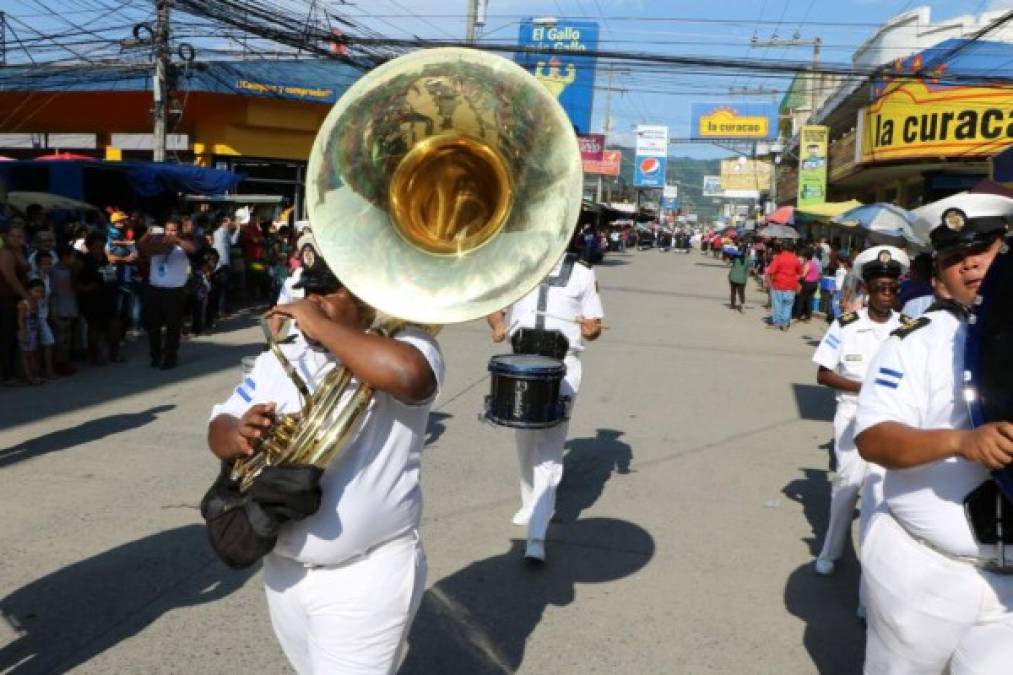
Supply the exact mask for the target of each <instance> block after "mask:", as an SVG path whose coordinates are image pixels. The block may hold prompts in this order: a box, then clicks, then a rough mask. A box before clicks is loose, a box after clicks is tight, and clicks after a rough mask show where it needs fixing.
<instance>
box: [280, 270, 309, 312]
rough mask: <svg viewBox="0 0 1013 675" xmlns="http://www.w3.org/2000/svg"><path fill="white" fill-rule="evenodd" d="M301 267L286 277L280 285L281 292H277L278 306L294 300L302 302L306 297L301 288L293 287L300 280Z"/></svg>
mask: <svg viewBox="0 0 1013 675" xmlns="http://www.w3.org/2000/svg"><path fill="white" fill-rule="evenodd" d="M302 269H303V268H302V267H297V268H295V270H293V272H292V274H290V275H288V278H286V279H285V281H283V282H282V284H281V290H280V291H278V304H279V305H285V304H288V303H290V302H295V301H296V300H302V299H303V298H304V297H306V291H304V290H303V289H301V288H295V285H296V284H297V283H299V280H300V279H302Z"/></svg>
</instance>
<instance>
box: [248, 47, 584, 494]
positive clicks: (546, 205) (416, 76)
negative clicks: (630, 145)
mask: <svg viewBox="0 0 1013 675" xmlns="http://www.w3.org/2000/svg"><path fill="white" fill-rule="evenodd" d="M582 190H583V176H582V173H581V159H580V151H579V148H578V144H577V138H576V135H575V133H574V131H573V126H572V124H571V123H570V120H569V119H568V117H567V115H566V113H565V112H564V111H563V109H562V107H561V106H560V105H559V103H558V102H557V101H556V99H555V98H554V97H553V96H552V95H551V94H550V93H549V92H548V91H547V90H546V89H545V88H544V87H543V86H542V85H541V83H539V82H538V81H537V80H535V78H534V77H532V76H531V75H530V74H529V73H527V72H526V71H525V70H523V69H522V68H521V67H519V66H517V65H516V64H514V63H512V62H511V61H508V60H506V59H503V58H501V57H499V56H495V55H492V54H487V53H484V52H480V51H474V50H469V49H457V48H447V49H431V50H426V51H420V52H415V53H412V54H408V55H406V56H402V57H400V58H397V59H394V60H393V61H390V62H388V63H386V64H384V65H382V66H380V67H378V68H376V69H375V70H373V71H371V72H369V73H367V74H366V75H365V76H363V77H362V78H361V79H360V80H359V81H358V82H356V83H355V84H354V85H352V86H351V87H350V88H349V89H348V91H347V92H346V93H345V94H344V96H342V97H341V99H339V100H338V102H337V103H336V104H335V105H334V108H333V109H332V110H331V111H330V113H329V114H328V115H327V118H326V119H325V120H324V123H323V125H322V126H321V128H320V130H319V132H318V133H317V137H316V140H315V142H314V144H313V149H312V152H311V154H310V158H309V167H308V171H307V182H306V199H307V206H308V208H309V215H310V223H311V226H312V228H313V234H314V237H315V238H316V241H317V244H318V248H319V252H320V254H321V255H322V256H323V258H324V259H325V260H326V261H327V263H328V265H329V266H330V267H331V269H332V270H333V271H334V273H335V274H336V275H337V276H338V278H339V279H340V280H341V282H342V283H343V284H344V285H345V286H346V287H347V288H348V289H349V290H350V291H351V292H352V293H354V294H355V295H356V296H357V297H358V298H360V299H361V300H362V301H364V302H365V303H367V304H368V305H370V306H371V307H373V308H375V309H376V310H377V317H378V318H377V320H376V321H375V322H374V325H373V328H372V330H376V331H379V332H383V333H385V334H393V333H396V332H397V330H399V329H400V328H402V327H403V326H404V325H405V324H406V323H411V324H418V325H424V326H439V325H443V324H450V323H458V322H462V321H469V320H472V319H476V318H479V317H482V316H485V315H487V314H490V313H492V312H494V311H497V310H499V309H502V308H504V307H506V306H508V305H510V304H512V303H513V302H515V301H516V300H518V299H519V298H521V297H522V296H524V295H525V294H526V293H527V292H528V291H530V290H531V289H532V288H534V287H535V286H536V285H537V284H538V283H539V281H541V279H542V278H544V277H545V276H546V275H547V274H548V273H549V272H550V271H551V269H552V267H553V266H554V265H555V263H556V262H557V261H558V260H559V258H560V257H561V256H562V255H563V253H564V252H565V250H566V246H567V244H568V243H569V240H570V235H571V233H572V232H573V228H574V226H575V224H576V222H577V218H578V216H579V212H580V203H581V195H582ZM275 353H276V355H279V356H280V357H281V358H284V357H283V356H281V352H280V351H279V350H275ZM296 378H298V376H297V375H296V376H295V377H294V379H296ZM296 384H297V386H299V388H300V391H302V392H305V394H304V407H303V410H302V412H301V413H300V414H299V415H294V416H283V417H281V418H280V419H279V420H278V421H277V423H276V424H275V426H274V428H273V429H272V433H271V434H269V435H268V437H267V438H266V439H265V440H264V442H263V443H262V444H261V447H260V448H259V451H258V453H257V454H256V455H255V456H254V457H253V458H251V459H248V460H242V461H240V462H238V463H237V464H236V465H235V466H234V469H233V476H234V477H235V478H237V479H239V480H240V481H241V483H242V484H243V485H244V487H247V488H248V487H249V485H250V484H252V482H253V480H254V479H255V478H256V476H257V474H259V472H260V470H261V469H262V468H263V467H264V466H267V465H271V464H278V463H284V462H292V463H312V464H316V465H317V466H321V467H324V466H326V465H327V464H329V463H330V461H331V459H332V457H333V456H334V453H335V452H336V451H337V450H338V449H339V448H340V447H341V446H342V445H343V444H344V442H345V441H346V440H347V439H348V438H349V437H350V436H351V435H353V434H354V432H355V429H356V428H357V426H358V424H359V423H360V421H361V418H362V415H363V414H364V412H365V411H366V409H367V408H368V403H369V400H370V397H371V395H372V391H371V390H370V389H369V388H368V387H366V386H365V385H362V384H357V383H356V382H355V381H354V380H353V379H352V377H351V374H350V373H348V372H347V371H345V370H344V369H343V368H338V369H335V370H334V371H333V372H332V373H331V374H330V375H329V376H328V377H327V379H326V380H325V381H324V383H323V384H322V385H321V386H319V387H318V388H317V389H316V391H314V392H313V394H312V395H310V394H309V393H308V390H307V388H306V387H305V385H304V384H303V383H302V382H301V381H297V382H296ZM339 404H340V405H339Z"/></svg>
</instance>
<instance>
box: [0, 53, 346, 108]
mask: <svg viewBox="0 0 1013 675" xmlns="http://www.w3.org/2000/svg"><path fill="white" fill-rule="evenodd" d="M177 69H178V77H177V89H178V90H179V91H182V92H210V93H218V94H233V95H239V96H252V97H266V98H280V99H287V100H300V101H312V102H316V103H326V104H330V103H334V101H336V100H337V98H338V97H339V96H341V94H342V93H343V92H344V91H345V90H346V89H347V88H348V87H349V86H350V85H351V84H352V83H353V82H355V81H356V80H357V79H358V78H359V76H360V75H361V74H362V71H360V70H358V69H357V68H354V67H352V66H349V65H346V64H344V63H341V62H339V61H333V60H325V59H288V60H274V59H271V60H268V59H264V60H256V61H254V60H244V61H210V62H198V63H193V64H189V65H187V66H185V67H183V66H178V67H177ZM151 84H152V78H151V67H150V66H149V65H147V64H137V65H122V64H115V65H112V64H109V65H107V64H86V65H84V64H80V65H61V66H8V67H6V68H0V92H16V91H26V92H27V91H32V92H132V91H142V92H143V91H151Z"/></svg>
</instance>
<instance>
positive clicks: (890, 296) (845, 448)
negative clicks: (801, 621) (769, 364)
mask: <svg viewBox="0 0 1013 675" xmlns="http://www.w3.org/2000/svg"><path fill="white" fill-rule="evenodd" d="M855 267H856V270H857V271H859V273H860V274H861V277H862V281H863V282H864V283H865V286H866V288H868V289H869V305H868V307H863V308H861V309H859V310H857V311H854V312H848V313H846V314H842V315H841V317H840V318H839V319H835V320H834V322H833V323H832V324H830V328H829V329H827V332H826V335H824V336H823V340H822V341H821V342H820V345H819V347H817V348H816V353H815V354H814V355H813V362H814V363H815V364H816V365H817V366H818V369H817V371H816V381H817V382H818V383H820V384H822V385H823V386H826V387H830V388H831V389H833V390H835V391H836V392H837V412H836V413H835V414H834V456H835V457H836V459H837V471H836V473H835V475H834V482H833V486H832V488H831V492H830V522H829V523H828V525H827V533H826V536H825V538H824V539H823V549H822V550H821V551H820V554H819V557H817V558H816V564H815V568H816V573H817V574H821V575H829V574H833V572H834V564H835V562H836V561H837V559H838V558H840V557H841V554H842V553H843V552H844V543H845V542H846V541H847V539H848V535H849V534H850V533H851V520H852V516H853V515H854V513H855V505H856V504H857V502H858V493H859V490H860V489H861V488H862V484H863V482H864V481H865V480H866V476H867V475H868V474H869V469H870V467H869V465H868V464H867V463H866V462H865V460H863V459H862V458H861V457H860V456H859V455H858V449H857V448H855V411H856V410H857V406H858V392H859V390H860V389H861V387H862V380H863V379H864V378H865V372H866V370H867V369H868V367H869V362H870V361H872V358H873V357H874V356H875V355H876V352H878V351H879V347H880V345H882V344H883V342H885V341H886V339H887V338H888V337H890V333H891V332H893V330H894V329H895V328H897V327H898V326H899V325H900V315H899V314H898V313H897V312H895V311H893V305H894V301H895V300H896V298H897V293H898V290H899V285H898V279H899V278H900V276H901V275H902V274H904V272H905V271H906V270H907V268H908V257H907V255H906V254H905V253H904V252H903V251H901V250H900V249H898V248H895V247H893V246H874V247H872V248H870V249H867V250H866V251H863V252H862V254H861V255H860V256H858V258H857V259H856V260H855ZM873 481H875V482H877V483H878V476H874V477H873V479H872V480H871V481H870V483H872V482H873ZM869 487H870V490H867V491H866V494H864V497H863V508H862V523H863V525H864V523H865V522H866V521H867V519H868V517H869V516H870V515H871V514H872V510H873V508H874V501H875V499H874V498H873V497H872V496H871V494H868V493H871V491H872V489H875V486H873V485H872V484H870V485H869ZM859 531H860V532H862V531H864V526H863V527H860V528H859Z"/></svg>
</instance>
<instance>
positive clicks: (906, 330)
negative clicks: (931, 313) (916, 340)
mask: <svg viewBox="0 0 1013 675" xmlns="http://www.w3.org/2000/svg"><path fill="white" fill-rule="evenodd" d="M930 323H932V320H931V319H929V317H927V316H924V315H923V316H920V317H918V318H917V319H912V318H911V317H909V316H903V315H901V317H900V328H897V329H895V330H894V331H893V332H892V333H890V335H896V336H897V337H899V338H900V339H901V340H903V339H904V338H906V337H907V336H908V335H910V334H911V333H913V332H915V331H916V330H918V329H919V328H921V327H923V326H928V325H929V324H930Z"/></svg>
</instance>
